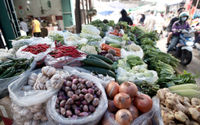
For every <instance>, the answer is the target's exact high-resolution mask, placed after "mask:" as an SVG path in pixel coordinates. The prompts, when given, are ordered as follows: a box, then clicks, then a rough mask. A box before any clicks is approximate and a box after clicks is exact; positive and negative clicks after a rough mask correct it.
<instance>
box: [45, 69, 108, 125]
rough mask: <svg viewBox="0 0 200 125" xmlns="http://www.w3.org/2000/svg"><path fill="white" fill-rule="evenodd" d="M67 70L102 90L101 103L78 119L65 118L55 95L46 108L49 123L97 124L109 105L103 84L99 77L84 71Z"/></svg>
mask: <svg viewBox="0 0 200 125" xmlns="http://www.w3.org/2000/svg"><path fill="white" fill-rule="evenodd" d="M67 72H69V73H70V74H71V75H73V74H74V75H76V76H78V77H81V78H84V79H88V80H90V81H92V82H93V83H94V84H95V85H96V86H97V87H98V88H99V89H100V90H101V92H102V95H101V98H100V103H99V105H98V107H97V108H96V111H95V112H94V113H92V114H91V115H89V116H87V117H81V118H77V119H71V118H64V117H63V116H61V115H60V114H58V113H57V112H56V109H55V104H56V99H57V96H53V97H52V98H51V100H49V101H48V103H47V108H46V109H47V111H46V112H47V116H48V120H49V125H58V124H59V125H96V124H97V123H98V122H99V121H100V120H101V117H102V116H103V114H104V113H105V111H106V110H107V107H108V100H107V97H106V93H105V90H104V88H103V86H102V85H101V83H100V81H99V79H98V78H97V77H94V76H92V75H90V74H88V73H83V72H81V73H80V72H79V71H77V70H73V71H67Z"/></svg>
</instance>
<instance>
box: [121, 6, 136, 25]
mask: <svg viewBox="0 0 200 125" xmlns="http://www.w3.org/2000/svg"><path fill="white" fill-rule="evenodd" d="M121 15H122V17H121V18H120V19H119V22H121V21H122V22H127V23H128V25H133V21H132V20H131V18H130V17H129V16H128V14H127V12H126V10H124V9H122V10H121Z"/></svg>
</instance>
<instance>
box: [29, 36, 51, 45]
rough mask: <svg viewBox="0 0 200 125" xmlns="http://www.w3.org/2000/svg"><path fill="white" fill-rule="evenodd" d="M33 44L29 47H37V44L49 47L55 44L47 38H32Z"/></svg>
mask: <svg viewBox="0 0 200 125" xmlns="http://www.w3.org/2000/svg"><path fill="white" fill-rule="evenodd" d="M31 40H32V42H31V43H30V44H29V45H36V44H48V45H52V44H54V41H52V40H51V39H50V38H48V37H45V38H42V37H32V38H31Z"/></svg>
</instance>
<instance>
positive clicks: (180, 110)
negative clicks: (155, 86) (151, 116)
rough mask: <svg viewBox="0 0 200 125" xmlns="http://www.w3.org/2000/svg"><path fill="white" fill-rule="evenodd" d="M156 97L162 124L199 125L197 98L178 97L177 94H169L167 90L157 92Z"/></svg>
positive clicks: (199, 116)
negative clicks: (158, 100) (158, 101)
mask: <svg viewBox="0 0 200 125" xmlns="http://www.w3.org/2000/svg"><path fill="white" fill-rule="evenodd" d="M178 88H179V87H178ZM176 89H177V88H176ZM188 93H189V92H188ZM157 97H159V99H160V103H161V115H162V118H163V122H164V124H167V125H169V124H170V125H177V124H183V125H199V124H200V111H199V106H200V99H199V98H191V99H189V98H188V97H185V96H179V95H177V94H173V93H171V92H170V90H169V89H167V88H164V89H160V90H159V91H158V92H157Z"/></svg>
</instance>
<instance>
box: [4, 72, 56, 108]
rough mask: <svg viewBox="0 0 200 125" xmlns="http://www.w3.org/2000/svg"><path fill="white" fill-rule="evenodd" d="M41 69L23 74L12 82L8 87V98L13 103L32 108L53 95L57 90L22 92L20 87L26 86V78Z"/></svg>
mask: <svg viewBox="0 0 200 125" xmlns="http://www.w3.org/2000/svg"><path fill="white" fill-rule="evenodd" d="M40 70H41V69H38V70H34V71H33V72H28V73H26V74H23V76H21V78H19V79H18V80H16V81H14V82H12V83H11V84H10V85H9V86H8V90H9V94H10V98H11V99H12V101H13V102H14V103H16V104H17V105H19V106H24V107H26V106H32V105H36V104H40V103H44V102H46V101H47V100H48V99H49V98H50V97H51V96H52V95H53V94H55V93H56V92H57V91H58V90H54V89H51V90H31V91H27V92H26V91H22V90H21V89H22V87H23V86H24V85H25V84H27V82H28V78H29V76H30V74H31V73H39V72H41V71H40Z"/></svg>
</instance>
